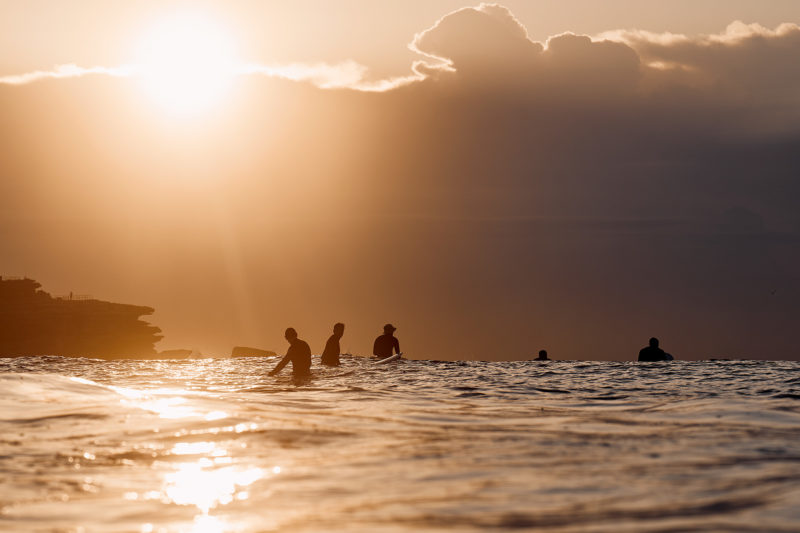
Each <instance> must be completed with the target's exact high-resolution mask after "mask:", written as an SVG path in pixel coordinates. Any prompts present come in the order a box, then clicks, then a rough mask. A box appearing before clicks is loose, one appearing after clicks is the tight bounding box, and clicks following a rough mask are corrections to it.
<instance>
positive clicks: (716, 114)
mask: <svg viewBox="0 0 800 533" xmlns="http://www.w3.org/2000/svg"><path fill="white" fill-rule="evenodd" d="M604 37H605V39H612V40H603V39H601V38H594V39H591V38H589V37H587V36H580V35H571V34H565V35H560V36H556V37H552V38H551V39H549V41H548V42H547V43H536V42H533V41H531V40H529V39H528V37H527V35H526V32H525V29H524V28H523V27H522V26H521V25H520V24H519V22H518V21H517V20H516V19H514V17H513V15H512V14H511V13H509V12H508V11H507V10H506V9H505V8H503V7H500V6H494V5H483V6H480V7H479V8H469V9H463V10H459V11H457V12H454V13H451V14H449V15H447V16H446V17H444V18H443V19H441V20H440V21H438V22H437V23H436V24H435V25H434V26H433V27H431V28H430V29H428V30H426V31H424V32H422V33H421V34H418V35H417V36H416V38H415V39H414V42H413V44H412V47H413V48H414V49H415V50H417V51H418V52H420V54H421V58H422V59H421V61H420V62H419V63H417V64H416V65H415V66H414V69H415V71H416V72H417V73H419V74H420V75H421V77H422V79H420V80H419V81H415V82H412V83H407V84H405V85H400V86H398V87H396V88H394V89H391V90H388V91H386V92H379V93H368V92H359V91H354V90H327V91H326V90H320V89H317V88H314V87H312V86H310V85H307V84H299V83H295V82H288V81H281V80H272V79H250V80H248V82H247V83H245V84H242V86H241V87H240V88H239V92H238V94H237V96H238V101H240V102H242V103H241V104H240V105H238V106H237V107H235V109H233V110H232V111H230V113H229V114H228V115H226V116H224V117H218V118H216V119H215V121H216V122H215V123H214V129H215V131H218V132H220V131H224V132H226V140H224V141H221V142H220V141H219V139H218V138H217V137H215V136H214V135H213V134H212V133H211V132H209V133H204V132H202V131H201V132H197V131H195V132H193V133H191V134H187V133H186V132H185V131H182V132H175V131H173V129H171V126H169V125H168V124H166V123H162V124H160V125H158V121H155V120H152V117H149V116H147V115H148V112H147V111H144V110H143V107H144V104H142V103H138V104H136V103H135V102H137V101H139V100H137V99H138V98H139V97H138V96H135V95H134V94H133V90H132V89H130V88H128V87H127V86H126V83H127V82H126V81H125V80H118V79H114V80H108V79H101V78H98V77H89V78H82V79H75V80H58V81H46V82H39V83H36V84H32V85H28V86H21V87H6V88H0V97H1V98H2V99H1V100H0V106H2V113H3V116H4V118H3V120H2V128H3V131H2V136H3V140H4V148H3V150H2V154H3V160H4V163H3V167H2V185H1V186H0V187H2V194H0V202H2V215H0V238H1V239H2V240H1V241H0V246H1V247H2V249H0V257H2V266H3V267H4V270H11V271H13V272H10V273H14V272H19V273H27V274H29V275H32V276H36V277H38V278H40V279H41V280H42V281H44V282H45V283H46V284H47V283H48V282H50V283H51V284H53V285H56V286H67V285H70V286H74V285H79V286H80V288H81V289H83V290H86V291H89V290H91V291H94V292H95V293H97V294H98V295H102V296H106V297H109V296H114V297H117V298H118V299H121V300H128V301H132V302H136V303H146V304H150V305H154V306H155V307H157V308H158V309H159V313H158V315H157V317H156V319H157V320H159V319H160V322H159V325H161V326H162V329H163V330H164V332H165V334H166V335H167V339H168V340H169V339H170V336H172V338H174V339H176V340H175V342H176V343H177V344H183V345H192V344H193V343H195V344H199V345H200V346H201V347H207V346H211V347H214V348H216V347H218V346H220V347H223V346H224V347H226V346H228V345H233V344H248V343H250V344H255V345H261V346H264V347H266V348H270V349H280V348H281V347H282V345H283V344H282V343H281V340H280V335H281V332H282V329H283V328H284V327H285V326H287V325H294V326H295V327H297V329H298V330H300V331H301V333H302V332H304V336H305V337H308V338H309V340H310V341H311V343H312V347H314V345H315V344H316V345H319V346H320V347H321V343H322V342H323V341H324V338H325V334H326V332H327V330H328V329H329V327H330V325H331V324H333V322H335V321H337V320H342V321H344V322H347V323H348V330H347V334H346V336H347V338H346V340H347V341H349V342H345V343H344V346H345V347H349V348H350V349H351V350H352V351H354V352H362V353H363V352H367V351H369V349H370V345H371V340H372V337H374V335H377V334H378V333H379V329H380V326H381V325H382V324H383V323H385V322H388V321H392V322H395V323H396V324H397V325H398V326H399V330H398V336H399V337H400V338H401V340H402V341H403V343H404V348H405V349H406V351H408V352H410V353H411V354H413V355H414V356H417V357H429V358H439V359H459V358H463V359H472V358H477V359H519V358H527V357H531V356H533V354H535V353H536V352H537V351H538V350H539V349H541V348H546V349H547V350H548V351H549V352H550V353H551V354H553V355H554V356H555V357H556V358H569V359H630V358H633V357H635V354H636V353H637V351H638V349H639V348H640V347H641V346H644V344H646V341H647V339H648V338H649V337H650V336H654V335H655V336H658V337H660V338H661V339H662V345H663V346H664V347H665V348H666V349H667V350H668V351H671V352H673V353H675V354H676V355H677V356H678V357H679V358H709V357H747V358H763V359H782V358H790V359H795V358H797V357H798V356H800V353H798V350H797V348H796V342H795V340H794V338H793V333H794V329H795V328H794V325H795V324H796V323H797V318H798V312H799V311H800V274H798V273H799V272H800V175H798V170H800V150H798V148H800V121H798V118H800V116H799V113H798V112H799V111H800V90H798V89H800V66H798V65H800V63H799V62H798V61H797V58H798V57H800V28H798V27H797V26H795V25H784V26H781V27H779V28H778V29H776V30H768V29H764V28H761V27H759V26H755V25H753V26H746V25H743V24H734V25H732V26H731V27H730V28H728V30H727V31H726V32H725V33H723V34H720V35H717V36H704V37H684V36H676V35H652V34H647V33H643V32H636V31H620V32H614V33H609V34H607V35H605V36H604ZM87 94H89V95H91V97H92V100H91V101H92V105H90V106H86V105H85V104H84V103H83V102H84V100H83V99H85V98H86V96H87ZM137 106H138V107H137ZM154 124H156V125H154ZM76 146H77V147H78V148H76ZM199 154H202V157H200V155H199ZM201 160H202V162H200V161H201ZM76 280H77V281H76ZM121 286H124V287H125V289H121V288H120V287H121ZM164 347H168V346H164ZM315 349H316V348H315Z"/></svg>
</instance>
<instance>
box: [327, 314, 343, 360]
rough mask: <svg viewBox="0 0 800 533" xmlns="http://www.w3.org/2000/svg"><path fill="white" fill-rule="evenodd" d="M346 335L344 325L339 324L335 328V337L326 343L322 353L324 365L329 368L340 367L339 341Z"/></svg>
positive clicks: (331, 337) (332, 336)
mask: <svg viewBox="0 0 800 533" xmlns="http://www.w3.org/2000/svg"><path fill="white" fill-rule="evenodd" d="M342 335H344V324H342V323H341V322H338V323H337V324H335V325H334V326H333V335H331V336H330V338H329V339H328V342H326V343H325V349H324V350H323V351H322V364H323V365H328V366H339V351H340V349H339V340H341V338H342Z"/></svg>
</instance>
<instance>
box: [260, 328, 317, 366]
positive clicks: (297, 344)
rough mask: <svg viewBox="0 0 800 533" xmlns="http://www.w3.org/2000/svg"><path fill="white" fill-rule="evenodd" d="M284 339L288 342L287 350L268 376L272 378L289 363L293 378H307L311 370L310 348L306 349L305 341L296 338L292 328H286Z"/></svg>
mask: <svg viewBox="0 0 800 533" xmlns="http://www.w3.org/2000/svg"><path fill="white" fill-rule="evenodd" d="M284 337H286V340H287V341H289V350H288V351H287V352H286V355H284V356H283V359H281V362H280V363H278V365H277V366H276V367H275V368H274V369H273V370H272V372H270V373H269V375H270V376H274V375H275V374H277V373H278V372H280V371H281V370H283V367H285V366H286V365H287V364H288V363H289V361H291V362H292V374H293V375H294V376H307V375H308V374H309V373H310V370H311V348H309V347H308V343H307V342H306V341H302V340H300V339H298V338H297V332H296V331H295V330H294V328H287V329H286V333H285V334H284Z"/></svg>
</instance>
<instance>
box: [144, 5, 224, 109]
mask: <svg viewBox="0 0 800 533" xmlns="http://www.w3.org/2000/svg"><path fill="white" fill-rule="evenodd" d="M237 64H238V61H237V55H236V47H235V45H234V40H233V38H232V37H231V36H230V35H229V34H228V33H226V32H225V30H224V28H223V27H222V26H221V25H220V24H218V23H216V22H215V21H214V20H212V19H210V18H208V17H204V16H200V15H195V14H182V15H175V16H172V17H169V18H165V19H163V20H161V21H160V22H159V23H157V24H156V25H155V26H153V27H152V28H151V29H150V31H149V32H147V33H146V34H145V35H144V38H143V39H142V41H141V43H140V46H139V48H138V50H137V71H138V73H139V76H140V77H141V80H142V82H143V84H144V87H145V89H146V90H147V92H148V93H149V94H150V95H151V96H152V97H153V98H155V100H156V101H157V102H158V103H159V104H160V105H161V106H163V108H164V109H165V111H167V112H170V113H175V114H182V115H183V114H194V113H197V112H200V111H203V110H206V109H208V108H210V107H211V106H212V105H214V104H215V103H217V102H219V101H220V100H221V98H222V96H223V95H224V94H225V93H226V92H227V90H228V89H229V88H230V86H231V85H232V83H233V78H234V76H235V74H236V67H237Z"/></svg>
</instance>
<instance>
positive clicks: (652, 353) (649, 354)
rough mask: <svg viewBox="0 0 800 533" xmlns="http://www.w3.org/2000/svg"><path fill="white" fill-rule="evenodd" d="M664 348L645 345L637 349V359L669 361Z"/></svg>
mask: <svg viewBox="0 0 800 533" xmlns="http://www.w3.org/2000/svg"><path fill="white" fill-rule="evenodd" d="M669 360H670V358H669V357H667V354H666V352H665V351H664V350H662V349H661V348H659V347H657V346H645V347H644V348H642V349H641V350H639V361H669Z"/></svg>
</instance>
